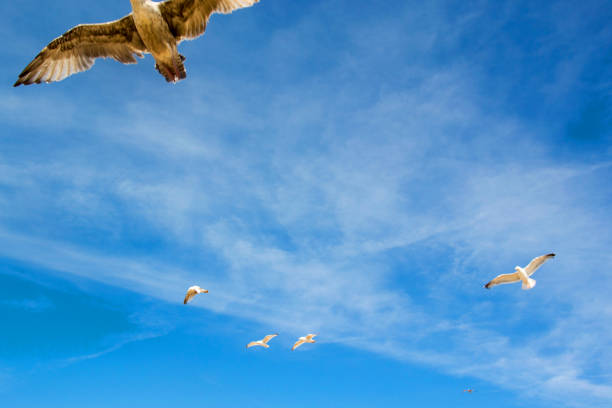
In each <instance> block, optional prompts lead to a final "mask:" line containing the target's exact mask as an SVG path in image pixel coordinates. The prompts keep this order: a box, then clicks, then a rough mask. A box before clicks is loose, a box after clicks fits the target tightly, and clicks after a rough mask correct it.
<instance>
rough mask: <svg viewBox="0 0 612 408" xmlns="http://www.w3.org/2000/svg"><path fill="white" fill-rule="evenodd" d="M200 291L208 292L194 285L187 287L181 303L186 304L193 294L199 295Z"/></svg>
mask: <svg viewBox="0 0 612 408" xmlns="http://www.w3.org/2000/svg"><path fill="white" fill-rule="evenodd" d="M200 293H208V291H207V290H206V289H202V288H201V287H199V286H197V285H194V286H191V287H190V288H189V289H187V294H186V295H185V300H183V304H184V305H186V304H187V303H188V302H189V301H190V300H191V299H193V297H194V296H195V295H199V294H200Z"/></svg>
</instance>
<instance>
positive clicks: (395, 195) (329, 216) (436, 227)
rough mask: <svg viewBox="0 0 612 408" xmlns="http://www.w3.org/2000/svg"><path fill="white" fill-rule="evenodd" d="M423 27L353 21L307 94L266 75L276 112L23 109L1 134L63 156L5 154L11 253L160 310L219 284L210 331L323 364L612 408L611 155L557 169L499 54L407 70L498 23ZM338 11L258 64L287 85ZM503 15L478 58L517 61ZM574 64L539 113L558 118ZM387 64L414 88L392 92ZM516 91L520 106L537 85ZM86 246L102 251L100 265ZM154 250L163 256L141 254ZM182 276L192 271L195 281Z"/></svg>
mask: <svg viewBox="0 0 612 408" xmlns="http://www.w3.org/2000/svg"><path fill="white" fill-rule="evenodd" d="M432 4H433V5H428V6H426V7H427V8H428V10H429V12H425V11H423V12H422V13H417V17H418V18H417V17H415V14H413V13H412V10H410V12H408V11H406V10H401V12H398V13H396V14H397V15H395V16H387V20H385V21H383V23H372V24H366V25H360V24H359V22H358V21H354V20H352V18H354V16H351V15H350V14H349V15H347V21H348V23H347V25H346V26H341V27H340V28H335V30H336V31H333V35H335V36H337V37H339V38H340V39H341V43H340V44H341V45H343V46H344V47H345V48H344V49H345V52H340V53H338V55H330V54H329V53H325V55H326V57H327V58H329V59H330V60H329V61H328V62H326V61H320V60H319V59H316V58H317V56H316V55H311V56H310V57H309V58H315V62H317V63H319V64H320V65H317V66H316V67H315V68H316V69H317V74H316V75H315V74H303V73H302V71H301V70H298V69H296V68H295V65H293V64H291V61H294V62H296V63H300V64H301V63H303V62H304V60H306V59H307V57H308V56H304V55H302V54H301V53H297V52H293V53H291V52H289V53H287V54H286V57H287V60H286V61H288V62H287V63H285V64H280V63H277V64H276V65H274V64H272V66H273V67H276V68H278V70H270V71H263V75H264V78H265V79H266V80H272V79H271V78H272V77H273V76H274V75H277V76H278V78H277V79H276V81H277V82H274V83H275V84H276V85H277V87H278V88H275V91H274V92H271V91H270V86H269V85H268V84H267V83H266V82H265V81H254V80H253V81H247V79H241V78H242V77H240V76H238V77H235V78H234V77H233V76H231V75H229V74H228V77H227V78H226V79H227V81H224V82H223V84H222V85H220V84H219V83H216V82H215V81H213V80H207V79H202V77H197V76H195V75H194V77H190V78H189V81H190V85H191V86H190V87H189V88H188V89H181V88H177V89H179V90H180V91H177V93H175V94H170V95H166V94H164V93H163V92H166V91H165V90H163V91H162V90H159V91H156V90H155V89H148V88H146V87H145V86H144V84H139V85H138V86H141V87H142V89H141V88H139V89H137V92H136V93H137V94H138V93H139V92H141V93H142V94H145V95H146V96H136V97H134V98H133V99H132V100H131V101H129V102H121V103H118V104H117V105H116V106H112V107H108V106H106V105H104V104H103V103H102V102H100V101H96V100H94V101H92V104H93V105H94V106H95V108H97V109H92V110H89V109H87V108H84V107H82V106H80V105H79V103H78V98H77V102H74V101H71V100H70V99H67V98H65V97H61V96H57V95H54V96H49V97H48V99H43V100H39V102H37V103H39V105H37V110H39V111H40V112H41V115H37V116H35V117H32V118H30V119H29V120H28V122H27V124H23V122H22V119H23V118H20V117H19V111H21V110H23V108H19V107H24V106H28V104H29V103H30V102H31V98H29V97H28V96H14V95H11V96H10V101H11V102H10V104H9V105H8V106H6V108H7V109H12V112H13V113H12V114H10V115H9V114H7V113H5V114H3V116H2V118H3V121H4V122H5V123H8V124H9V125H10V126H12V127H15V128H24V129H26V130H27V132H28V136H27V137H28V138H32V139H34V140H35V139H36V136H35V135H34V136H32V134H34V133H35V132H39V131H41V129H42V130H44V131H45V132H48V133H49V137H55V139H54V140H56V142H55V143H49V146H48V148H49V150H48V151H47V152H38V153H36V154H35V155H34V156H32V157H29V156H28V155H25V154H22V155H20V154H19V152H17V154H16V155H14V156H9V155H8V154H6V153H4V154H2V153H0V160H1V162H3V163H2V164H1V166H2V167H1V169H2V173H1V174H0V181H1V182H2V184H3V186H4V187H3V188H4V190H0V193H1V194H0V208H1V209H2V210H3V211H2V212H0V222H1V224H0V228H1V229H0V243H1V245H0V253H1V254H2V255H4V256H8V257H14V258H18V259H22V260H26V261H29V262H33V263H39V264H41V265H44V266H45V267H47V268H51V269H56V270H59V271H63V272H66V273H67V274H68V275H66V276H67V277H69V276H70V274H74V275H78V276H85V277H89V278H92V279H95V280H99V281H102V282H105V283H109V284H113V285H117V286H120V287H123V288H130V289H132V290H137V291H139V292H142V293H146V294H147V295H150V296H155V297H157V298H159V299H161V300H165V301H169V302H174V301H176V299H178V298H177V296H178V294H180V293H182V292H183V291H184V289H185V287H186V284H185V282H192V281H198V282H201V281H202V280H205V281H206V285H207V287H208V286H210V287H211V289H212V288H215V290H214V293H215V296H212V295H211V296H210V297H209V298H207V302H206V303H205V304H204V303H199V304H197V305H195V306H196V307H207V308H209V309H211V310H213V311H215V312H218V313H225V314H228V315H233V316H239V317H243V318H248V319H252V320H254V321H257V322H260V323H261V324H262V325H267V326H270V325H274V327H278V330H279V331H281V330H282V331H283V332H299V330H300V329H302V328H303V327H308V328H309V330H310V329H311V330H313V331H315V332H316V331H322V332H325V333H326V335H325V338H323V336H322V339H321V342H325V341H330V342H343V343H346V344H348V345H349V346H352V347H355V348H359V349H364V350H368V351H373V352H377V353H381V354H384V355H386V356H389V357H391V358H397V359H400V360H403V361H407V362H411V363H418V364H424V365H428V366H433V367H436V368H438V369H440V370H442V371H443V372H447V373H451V374H453V375H460V376H471V377H475V378H480V379H483V380H486V381H490V382H492V383H494V384H496V385H500V386H502V387H506V388H508V389H512V390H516V391H519V392H521V393H525V395H527V396H535V397H538V398H543V399H545V400H553V401H556V402H557V403H559V404H566V405H567V406H576V407H585V406H593V405H597V404H600V403H601V402H602V401H607V400H609V399H610V398H612V385H611V384H610V382H609V378H607V377H606V375H607V374H609V373H610V372H612V366H611V365H610V363H608V362H609V361H612V355H611V354H610V353H611V352H610V350H609V347H606V344H610V342H611V341H612V338H611V333H610V331H609V329H608V327H607V325H606V322H609V321H610V317H612V316H611V314H612V309H611V306H610V305H611V304H610V301H609V300H608V294H609V293H610V290H611V289H612V287H611V284H610V280H609V279H608V280H606V279H602V278H601V273H602V272H601V271H602V270H605V269H606V268H609V267H610V266H612V258H611V256H610V255H608V253H609V250H608V248H609V243H610V241H611V236H610V233H609V232H608V231H611V230H612V229H611V228H610V227H611V225H610V217H609V215H607V214H609V209H610V208H609V207H610V206H609V204H608V203H609V195H610V194H609V191H606V189H605V188H602V186H605V185H606V184H605V183H606V180H608V179H609V176H610V172H611V167H610V156H609V151H608V152H607V153H605V152H602V153H601V154H598V155H594V156H590V157H588V158H585V159H584V160H578V159H576V160H571V159H568V160H564V159H563V160H562V159H560V157H561V152H559V150H557V148H556V146H555V145H554V143H552V142H551V141H554V140H558V139H557V136H556V134H555V133H556V132H558V131H560V130H561V127H560V126H552V127H551V128H544V129H543V128H542V125H541V123H540V122H538V120H537V118H530V117H526V118H525V117H522V116H521V115H520V114H518V113H507V112H505V110H504V109H503V107H504V105H503V102H500V101H492V98H491V97H490V96H489V94H488V93H486V92H484V91H483V89H482V84H481V83H480V80H479V78H480V75H483V71H484V69H483V66H486V65H483V64H484V63H485V62H487V61H490V59H491V58H492V56H491V55H489V54H487V52H489V53H490V54H495V53H494V52H493V51H491V50H490V49H489V48H487V47H486V46H485V45H484V44H482V43H479V44H480V47H481V48H482V50H481V51H478V52H472V53H471V54H469V55H470V56H472V57H474V61H476V63H475V64H474V65H475V66H471V65H470V64H468V63H467V62H466V61H464V60H462V59H461V58H457V59H455V60H453V62H452V63H448V64H443V63H442V64H436V63H435V58H432V59H426V60H425V62H423V63H418V61H417V62H415V59H416V58H414V57H413V55H420V56H426V55H428V53H429V52H430V51H431V49H432V48H433V47H436V48H440V49H452V48H454V47H459V46H460V45H461V44H463V41H462V38H465V36H466V35H468V34H469V33H470V32H471V31H470V30H474V29H475V27H477V26H478V24H479V23H481V22H482V19H483V18H484V16H485V15H486V12H485V11H486V8H485V11H482V9H478V10H472V11H467V12H465V13H463V14H461V15H460V17H461V18H455V17H453V16H452V15H451V14H446V13H445V12H444V11H445V8H444V7H443V5H444V4H445V3H444V2H435V3H432ZM329 7H330V6H322V5H320V6H318V7H315V8H311V9H309V10H308V11H307V12H306V15H305V16H304V18H302V19H301V20H300V21H298V22H296V25H295V28H294V29H293V28H292V30H291V32H292V36H291V38H289V39H287V37H286V36H285V35H284V31H283V30H281V29H279V31H278V32H277V33H275V35H272V36H271V37H270V41H269V42H267V45H261V46H259V47H261V48H260V49H258V51H259V52H260V55H262V56H264V57H265V59H266V60H273V61H278V56H279V55H285V51H286V50H288V49H290V50H291V49H293V48H291V47H290V45H292V46H293V47H295V49H300V45H302V47H301V48H302V49H310V48H309V47H312V44H311V42H313V41H314V40H313V39H312V38H308V35H309V34H310V33H314V34H313V36H314V38H315V39H325V38H326V35H327V34H326V32H325V30H322V29H321V25H320V24H322V23H319V22H318V20H317V19H315V18H312V17H313V16H314V15H317V16H319V17H320V21H323V22H324V21H325V19H326V18H330V16H331V14H332V13H331V10H328V8H329ZM512 13H513V10H512V7H509V8H507V9H505V10H503V13H501V17H500V19H499V21H496V24H491V25H487V30H488V31H487V32H488V34H489V35H488V36H482V37H488V38H499V41H500V42H503V40H504V38H503V37H499V36H498V35H499V30H501V27H503V25H504V22H505V23H508V20H509V19H511V18H512V15H513V14H512ZM309 17H311V18H309ZM406 18H411V19H412V20H413V22H414V24H413V25H411V24H405V21H406ZM451 22H452V23H453V24H450V23H451ZM560 29H561V28H559V30H560ZM410 30H415V34H417V33H416V31H418V33H420V34H419V35H415V36H410V34H412V32H411V31H410ZM496 35H497V36H498V37H496ZM404 37H409V38H410V39H411V42H409V43H403V42H401V41H398V40H396V39H397V38H404ZM481 41H482V40H481ZM377 44H386V45H387V46H386V47H385V49H388V50H390V51H389V52H383V51H382V50H383V48H382V47H378V46H377ZM477 45H478V44H477ZM211 46H212V45H211ZM553 46H554V44H552V45H547V46H546V47H543V50H542V52H546V48H547V47H553ZM402 47H403V48H402ZM475 47H476V45H475ZM476 48H478V47H476ZM468 51H469V50H468ZM468 51H466V52H468ZM322 52H323V51H322ZM508 52H509V53H510V54H512V53H513V52H515V51H513V50H509V51H508ZM372 53H373V54H374V55H372ZM413 53H414V54H413ZM581 55H582V56H583V57H584V58H577V59H576V61H575V63H574V65H572V66H571V67H568V66H565V67H566V69H564V70H561V69H559V70H558V71H555V73H554V75H552V79H551V78H547V79H546V81H544V82H543V83H542V85H541V87H538V88H537V89H544V90H546V89H555V90H556V92H555V93H554V95H555V97H557V98H561V97H564V95H567V93H568V92H569V90H568V89H567V88H568V86H570V85H568V84H571V83H572V80H573V79H576V78H578V77H579V76H580V72H581V69H584V66H585V64H587V62H586V61H585V58H586V57H585V56H588V50H586V51H583V54H581ZM514 57H517V58H518V57H519V56H517V55H515V56H514ZM323 59H324V58H321V60H323ZM442 60H444V58H442ZM262 61H263V60H259V59H257V60H255V61H254V62H253V69H254V70H255V71H257V73H259V74H261V73H262V71H261V70H262V68H261V65H258V64H263V62H262ZM483 61H484V62H483ZM386 63H389V64H391V63H393V64H394V65H395V64H396V63H402V64H404V66H405V69H402V70H390V71H389V72H385V69H386V68H387V67H388V66H389V65H388V64H386ZM478 63H480V65H479V64H478ZM313 65H314V64H313ZM119 68H122V69H127V68H126V67H119ZM570 68H571V69H570ZM313 69H314V68H313ZM258 70H259V71H258ZM514 74H515V77H511V78H508V80H507V81H508V83H509V84H517V83H520V81H521V80H522V76H523V75H524V72H521V71H520V70H519V69H518V68H517V71H516V72H514ZM84 75H88V74H84ZM220 75H223V74H220ZM245 75H249V74H248V73H245ZM252 75H255V74H252ZM533 75H534V77H538V75H540V73H539V72H534V73H533ZM248 78H249V79H252V77H250V76H249V77H248ZM296 78H297V79H296ZM371 78H377V79H378V80H379V83H380V84H381V85H380V86H378V85H377V86H374V85H372V82H373V80H371ZM156 79H157V78H156ZM368 80H370V82H368ZM530 81H534V82H536V80H535V79H530ZM398 84H399V85H401V86H399V85H398ZM530 84H533V83H532V82H530ZM555 84H556V85H558V87H555ZM506 86H508V87H510V85H503V84H502V85H500V86H499V87H491V88H492V89H490V91H491V95H495V93H496V92H497V93H503V92H505V87H506ZM534 86H535V85H534ZM500 88H501V89H500ZM201 90H206V92H205V97H203V96H202V95H203V92H202V91H201ZM519 91H520V90H517V92H519ZM179 92H180V93H179ZM544 93H545V92H544ZM545 94H546V93H545ZM4 96H6V94H5V95H4ZM55 98H57V99H55ZM551 98H552V97H551ZM2 99H3V100H5V101H6V100H7V99H6V98H2ZM160 100H163V101H165V103H166V104H167V105H164V109H160V106H159V103H156V102H154V101H160ZM508 103H510V102H508ZM58 107H61V109H60V108H58ZM559 109H561V108H559ZM5 112H6V110H5ZM58 112H72V114H70V115H65V116H67V117H70V118H72V119H67V120H58V119H57V118H58V117H59V116H62V115H60V114H59V113H58ZM1 162H0V163H1ZM9 191H10V196H9ZM9 197H10V199H9ZM41 203H45V205H44V206H43V205H42V204H41ZM67 212H69V213H70V216H69V217H67V216H66V213H67ZM54 220H57V221H54ZM37 222H38V225H37V226H36V228H34V227H33V224H36V223H37ZM126 224H129V225H130V228H127V227H125V225H126ZM82 231H86V232H91V233H92V234H82ZM81 234H82V235H81ZM91 235H96V236H100V235H102V236H103V238H99V239H102V240H104V245H105V246H104V247H105V251H104V252H102V251H101V250H100V249H99V248H98V247H97V244H98V242H96V241H95V240H91V238H90V237H91ZM143 237H147V238H148V239H151V238H152V240H154V241H155V245H157V248H158V249H159V251H158V252H157V254H150V253H148V251H145V250H139V249H138V248H131V243H133V242H140V240H144V238H143ZM125 247H128V248H129V249H130V251H129V252H128V251H125V249H124V248H125ZM547 251H555V252H556V253H557V254H558V257H557V259H555V261H554V262H551V263H550V264H547V265H546V267H545V268H542V270H541V271H538V291H537V292H536V293H537V296H525V294H524V293H522V292H521V291H520V290H518V291H511V290H499V291H495V290H494V291H492V292H490V293H489V292H485V291H484V289H482V284H484V283H485V282H486V281H487V280H488V279H489V278H490V277H491V276H495V275H496V274H497V273H503V272H506V271H511V270H512V268H513V267H514V265H517V264H518V265H522V264H524V263H525V262H528V261H529V260H530V259H531V258H533V256H536V255H539V254H540V253H544V252H547ZM175 253H189V254H192V255H191V258H190V259H189V262H185V263H184V264H181V262H180V261H173V257H172V255H173V254H175ZM194 265H214V267H207V268H206V269H204V268H203V267H201V266H197V267H196V266H194ZM577 271H579V272H577ZM576 274H579V278H576ZM593 282H597V285H593ZM212 292H213V291H212V290H211V293H212ZM179 297H180V296H179ZM466 304H467V305H468V306H465V307H463V306H462V307H458V306H457V305H466ZM245 306H248V307H245ZM500 316H502V318H501V319H500ZM372 333H375V335H373V334H372ZM381 333H384V336H382V338H381V335H380V334H381ZM136 340H138V338H135V339H134V341H136ZM130 341H131V340H130ZM119 344H121V342H119ZM113 347H114V346H113ZM113 347H111V348H109V349H108V350H107V351H112V350H113ZM97 355H99V354H98V353H95V354H91V355H87V356H85V358H94V357H96V356H97ZM517 378H521V381H517V380H516V379H517ZM533 384H538V386H537V387H532V385H533Z"/></svg>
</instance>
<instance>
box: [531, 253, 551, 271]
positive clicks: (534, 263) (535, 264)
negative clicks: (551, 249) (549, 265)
mask: <svg viewBox="0 0 612 408" xmlns="http://www.w3.org/2000/svg"><path fill="white" fill-rule="evenodd" d="M554 257H555V254H546V255H542V256H538V257H537V258H533V260H532V261H531V262H529V265H527V266H526V267H525V272H527V273H528V274H529V276H531V275H533V273H534V272H535V271H537V270H538V268H539V267H540V266H542V264H543V263H544V262H546V261H548V260H549V259H550V258H554Z"/></svg>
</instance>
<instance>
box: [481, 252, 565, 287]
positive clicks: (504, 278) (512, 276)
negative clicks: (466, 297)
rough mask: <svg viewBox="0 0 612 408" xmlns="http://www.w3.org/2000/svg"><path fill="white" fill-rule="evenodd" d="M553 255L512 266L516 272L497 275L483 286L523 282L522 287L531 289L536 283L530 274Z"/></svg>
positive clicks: (553, 255)
mask: <svg viewBox="0 0 612 408" xmlns="http://www.w3.org/2000/svg"><path fill="white" fill-rule="evenodd" d="M554 257H555V254H546V255H542V256H538V257H537V258H533V259H532V260H531V262H529V265H527V266H526V267H524V268H521V267H520V266H516V267H514V270H515V271H516V272H514V273H505V274H502V275H499V276H498V277H496V278H495V279H493V280H492V281H491V282H489V283H487V284H486V285H485V288H487V289H491V288H492V287H493V286H496V285H502V284H504V283H514V282H523V285H522V288H523V289H524V290H528V289H532V288H533V287H534V286H535V285H536V281H535V279H531V278H530V276H531V275H533V273H534V272H535V271H537V270H538V268H539V267H540V266H542V264H544V262H546V261H548V260H549V259H551V258H554Z"/></svg>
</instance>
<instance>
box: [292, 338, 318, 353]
mask: <svg viewBox="0 0 612 408" xmlns="http://www.w3.org/2000/svg"><path fill="white" fill-rule="evenodd" d="M316 336H317V335H316V334H308V335H306V336H304V337H300V338H299V339H298V341H296V342H295V344H294V345H293V347H291V350H292V351H293V350H295V349H296V348H298V347H300V346H301V345H302V344H304V343H316V341H315V340H313V339H314V337H316Z"/></svg>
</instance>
